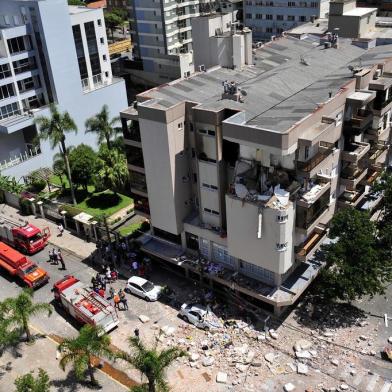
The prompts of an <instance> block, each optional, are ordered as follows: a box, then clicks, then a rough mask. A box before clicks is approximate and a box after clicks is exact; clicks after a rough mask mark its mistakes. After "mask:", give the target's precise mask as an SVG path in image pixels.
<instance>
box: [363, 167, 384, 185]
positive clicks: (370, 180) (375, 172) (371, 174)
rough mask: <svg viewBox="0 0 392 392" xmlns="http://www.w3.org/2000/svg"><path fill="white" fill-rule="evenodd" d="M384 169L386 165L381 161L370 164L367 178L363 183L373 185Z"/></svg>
mask: <svg viewBox="0 0 392 392" xmlns="http://www.w3.org/2000/svg"><path fill="white" fill-rule="evenodd" d="M383 169H384V166H383V165H381V164H379V163H376V164H374V165H370V170H369V171H368V174H367V176H366V178H365V179H364V180H363V181H362V184H364V185H369V186H372V185H373V184H374V183H375V181H376V180H377V179H379V177H380V176H381V173H382V171H383Z"/></svg>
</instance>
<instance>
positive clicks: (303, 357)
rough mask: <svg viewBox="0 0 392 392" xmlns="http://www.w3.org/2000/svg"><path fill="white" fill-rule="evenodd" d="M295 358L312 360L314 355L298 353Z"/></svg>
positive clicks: (305, 352) (304, 352)
mask: <svg viewBox="0 0 392 392" xmlns="http://www.w3.org/2000/svg"><path fill="white" fill-rule="evenodd" d="M295 356H296V357H297V358H298V359H310V358H312V354H311V353H310V352H309V351H306V350H305V351H296V352H295Z"/></svg>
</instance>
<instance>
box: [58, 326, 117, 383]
mask: <svg viewBox="0 0 392 392" xmlns="http://www.w3.org/2000/svg"><path fill="white" fill-rule="evenodd" d="M109 346H110V337H109V336H108V335H107V334H106V333H104V331H103V329H102V328H101V327H95V326H92V325H88V324H87V325H84V326H83V327H82V328H81V329H80V331H79V336H77V337H76V338H69V339H64V341H63V342H62V343H61V344H60V346H59V350H60V352H62V353H63V356H62V358H61V360H60V363H59V365H60V367H61V369H63V370H65V368H66V366H67V365H68V364H69V363H73V368H74V370H75V374H76V376H77V377H78V379H80V380H83V379H84V377H85V373H86V370H87V371H88V374H89V376H90V381H91V384H93V385H97V381H96V379H95V377H94V369H93V365H92V364H91V362H92V360H93V358H94V357H106V358H109V359H110V358H113V353H112V352H111V351H110V348H109Z"/></svg>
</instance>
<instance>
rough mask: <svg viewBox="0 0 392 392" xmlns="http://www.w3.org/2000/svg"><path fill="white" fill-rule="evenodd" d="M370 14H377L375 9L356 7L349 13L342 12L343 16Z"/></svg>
mask: <svg viewBox="0 0 392 392" xmlns="http://www.w3.org/2000/svg"><path fill="white" fill-rule="evenodd" d="M372 12H377V8H365V7H358V8H354V9H352V10H350V11H347V12H344V14H343V15H344V16H364V15H367V14H370V13H372Z"/></svg>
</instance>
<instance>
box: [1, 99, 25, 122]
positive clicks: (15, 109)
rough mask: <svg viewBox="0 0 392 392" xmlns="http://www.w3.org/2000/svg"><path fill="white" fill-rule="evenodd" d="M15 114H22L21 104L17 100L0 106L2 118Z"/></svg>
mask: <svg viewBox="0 0 392 392" xmlns="http://www.w3.org/2000/svg"><path fill="white" fill-rule="evenodd" d="M15 114H20V110H19V105H18V103H17V102H14V103H11V104H9V105H5V106H2V107H0V119H3V118H7V117H11V116H13V115H15Z"/></svg>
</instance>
